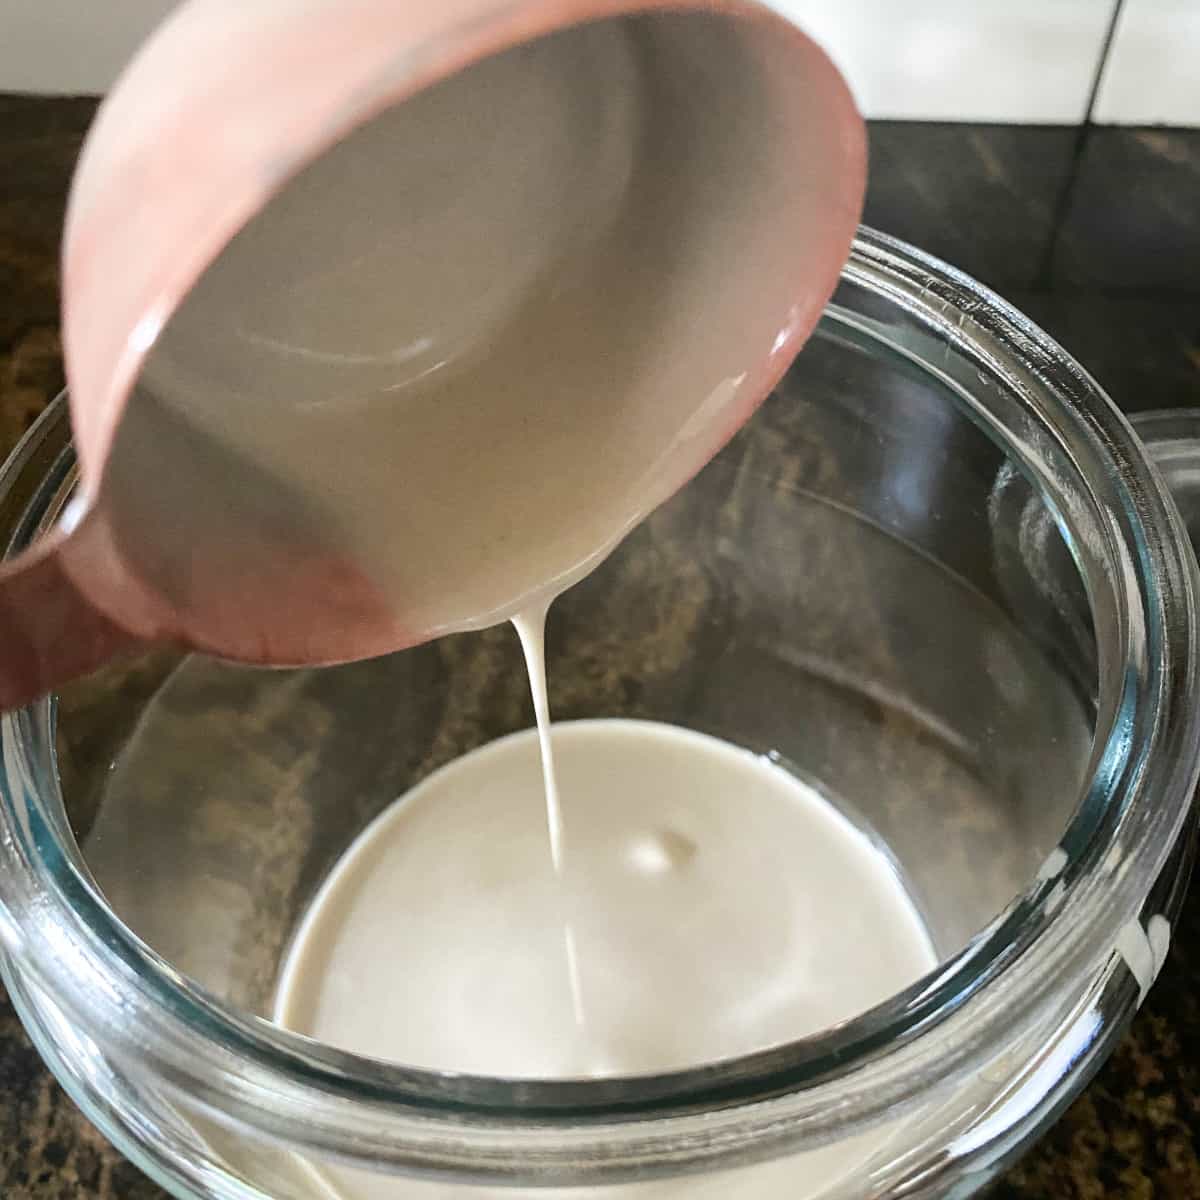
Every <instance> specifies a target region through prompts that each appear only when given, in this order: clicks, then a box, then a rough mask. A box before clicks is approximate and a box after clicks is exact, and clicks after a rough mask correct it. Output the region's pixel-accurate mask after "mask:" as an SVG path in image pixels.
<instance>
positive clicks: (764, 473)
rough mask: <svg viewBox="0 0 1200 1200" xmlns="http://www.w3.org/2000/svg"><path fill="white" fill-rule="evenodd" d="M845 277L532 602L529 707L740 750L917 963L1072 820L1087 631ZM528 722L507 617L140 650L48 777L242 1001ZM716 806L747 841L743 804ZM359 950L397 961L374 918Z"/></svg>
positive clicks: (1061, 549)
mask: <svg viewBox="0 0 1200 1200" xmlns="http://www.w3.org/2000/svg"><path fill="white" fill-rule="evenodd" d="M852 291H853V289H852V288H850V287H849V286H848V285H847V286H844V288H843V293H842V295H841V297H840V299H841V300H843V301H844V302H846V304H845V305H843V306H839V305H838V304H835V305H834V306H833V307H832V308H831V309H830V312H829V314H828V315H827V317H826V318H825V320H824V321H823V323H822V325H821V326H820V328H819V329H818V331H817V333H816V334H815V335H814V337H813V339H812V341H811V342H810V344H809V345H808V347H807V348H806V350H805V351H804V353H803V354H802V355H801V357H800V358H799V360H798V361H797V363H796V364H795V366H794V367H793V368H792V370H791V372H790V373H789V375H788V376H787V378H786V379H785V381H784V382H783V383H782V385H781V386H780V387H779V388H778V389H777V390H776V392H775V393H774V394H773V395H772V396H771V397H770V398H769V399H768V400H767V401H766V403H765V404H764V405H763V407H762V408H761V409H760V411H759V412H758V413H757V414H756V415H755V416H754V418H753V419H752V420H751V421H750V423H749V424H748V425H747V426H746V427H745V428H744V429H743V430H742V432H741V433H740V434H738V435H737V437H735V439H734V440H733V441H732V442H731V443H730V444H729V445H728V446H727V447H726V448H725V450H723V451H722V452H721V453H720V454H719V455H718V457H717V458H716V459H715V460H714V461H713V462H712V463H711V464H709V466H708V467H706V468H705V469H704V470H703V471H702V472H701V473H700V475H698V476H697V477H696V479H695V480H693V481H692V482H691V483H690V484H689V485H688V486H686V487H685V488H684V489H683V490H682V491H681V492H680V493H678V494H677V495H676V496H675V497H674V498H673V499H672V500H670V501H669V502H667V503H666V504H665V505H663V506H662V507H661V508H660V509H659V510H658V511H656V512H655V513H654V514H653V515H652V516H651V517H650V518H649V519H648V520H647V521H645V522H644V523H643V524H642V525H641V526H639V527H638V528H637V529H635V530H634V531H633V532H632V533H630V535H629V536H628V537H627V538H626V540H625V541H624V542H623V543H622V544H621V545H620V546H619V547H618V548H617V550H616V551H615V552H614V553H613V554H612V555H611V557H610V558H609V559H608V560H607V561H606V562H604V563H603V564H602V565H601V566H600V568H599V569H598V570H597V571H596V572H595V573H594V574H593V575H592V576H590V577H589V578H587V579H586V580H584V581H583V582H582V583H580V584H579V585H577V586H576V587H574V588H572V589H571V590H569V591H568V592H567V593H565V594H564V595H563V596H562V597H561V598H560V599H559V600H558V601H557V603H556V604H555V605H554V607H553V609H552V610H551V614H550V619H549V624H548V629H547V665H548V673H549V686H550V700H551V706H552V711H553V715H554V718H555V720H556V721H558V722H574V721H586V720H592V719H596V718H614V717H618V718H627V719H634V720H639V721H653V722H663V723H668V724H671V725H674V726H680V727H683V728H685V729H688V730H693V731H698V732H700V733H704V734H710V735H713V736H715V737H718V738H720V739H723V740H724V741H726V742H729V743H732V744H733V745H734V746H738V747H743V748H746V749H748V750H751V751H754V752H756V753H758V754H762V755H766V756H769V757H770V760H771V761H772V762H774V763H776V764H777V765H778V766H779V767H780V769H783V770H786V771H788V772H790V773H792V774H793V775H794V776H795V777H796V778H798V779H800V780H801V781H803V782H804V783H805V784H807V785H808V786H809V787H811V788H812V789H813V790H814V791H815V793H817V794H818V795H819V796H820V797H821V798H823V799H824V800H825V801H826V802H828V803H829V804H830V805H832V806H833V807H834V808H835V809H836V810H838V812H840V813H841V814H843V815H844V816H845V818H846V819H847V820H848V821H849V822H851V823H852V824H853V825H854V826H855V827H857V828H858V829H859V830H861V831H863V832H864V833H865V834H866V835H867V836H868V837H869V838H870V839H871V840H872V842H873V844H874V845H875V846H876V847H877V848H878V849H879V851H880V853H881V854H885V855H886V856H888V857H889V858H890V861H891V862H892V864H893V865H894V869H895V872H896V876H897V879H898V880H900V881H901V882H902V884H903V887H904V889H905V890H906V892H907V894H908V895H909V897H911V900H912V902H913V904H914V906H915V908H916V910H917V911H918V912H919V913H920V916H921V918H922V920H923V921H924V924H925V926H926V928H927V931H928V934H929V938H930V940H931V943H932V946H933V949H934V952H935V957H936V959H937V960H938V961H939V962H942V963H945V962H947V961H949V960H950V959H952V958H954V957H955V956H956V955H959V954H960V953H961V952H962V951H963V950H964V949H965V948H967V947H968V946H969V945H970V944H971V942H972V939H973V938H974V937H975V936H976V935H977V934H979V932H980V931H981V930H983V929H985V928H987V927H988V926H989V925H990V924H992V923H993V922H995V920H996V919H997V917H998V916H999V915H1000V914H1002V913H1004V912H1005V911H1006V910H1007V909H1009V908H1010V906H1011V905H1012V904H1013V902H1014V900H1015V899H1016V898H1017V897H1018V896H1020V895H1021V894H1022V893H1024V892H1025V891H1026V890H1027V889H1028V888H1029V886H1030V884H1031V883H1032V882H1033V881H1034V879H1035V878H1036V876H1037V873H1038V871H1039V869H1040V868H1041V867H1042V865H1043V864H1044V863H1045V862H1046V860H1047V859H1048V857H1050V856H1051V855H1052V853H1053V852H1054V851H1055V848H1056V846H1057V845H1058V843H1059V840H1060V838H1061V836H1062V834H1063V831H1064V830H1065V829H1066V827H1067V825H1068V824H1069V822H1070V821H1071V819H1072V817H1073V815H1074V814H1075V812H1076V809H1077V806H1078V803H1079V798H1080V795H1081V791H1082V787H1083V783H1084V780H1085V779H1086V777H1087V770H1088V766H1089V760H1090V757H1091V754H1092V746H1093V735H1094V730H1095V727H1096V719H1097V718H1096V709H1097V650H1096V638H1095V635H1094V633H1093V629H1092V623H1091V618H1090V615H1089V613H1090V607H1089V601H1088V594H1087V590H1086V588H1085V585H1084V582H1083V580H1082V578H1081V576H1080V573H1079V571H1078V570H1077V568H1076V565H1075V559H1074V557H1073V554H1072V547H1071V545H1070V543H1069V541H1068V540H1066V539H1065V538H1064V535H1063V532H1062V530H1061V528H1060V525H1059V522H1058V519H1057V517H1056V514H1055V512H1054V511H1053V507H1052V505H1051V503H1050V502H1048V500H1047V499H1046V497H1045V496H1044V494H1043V492H1042V491H1041V489H1040V488H1039V487H1038V486H1037V485H1036V484H1035V483H1034V482H1033V481H1032V480H1031V478H1030V477H1029V476H1028V475H1027V474H1026V472H1025V470H1024V468H1023V467H1022V465H1021V464H1019V463H1018V462H1017V461H1016V460H1015V459H1014V458H1013V457H1011V456H1010V455H1009V454H1008V453H1007V452H1006V450H1005V448H1004V447H1003V446H1002V445H1001V444H1000V440H999V439H998V437H997V436H996V435H994V434H993V433H992V432H990V431H989V428H988V426H987V424H986V422H982V421H979V420H978V419H977V418H975V417H973V416H971V415H970V413H969V410H968V409H967V407H966V406H965V405H964V403H963V400H962V398H961V396H960V395H958V394H956V393H955V391H953V390H952V389H951V388H950V387H948V386H947V385H946V384H945V383H944V382H943V380H942V378H940V377H939V375H938V374H937V373H936V372H934V371H932V370H926V369H923V368H922V367H921V366H920V365H919V364H918V363H916V362H915V361H914V360H912V359H911V358H910V357H908V356H905V355H901V354H899V353H897V352H895V351H894V349H892V348H890V347H889V345H888V344H887V341H886V339H882V338H879V337H876V336H874V335H872V334H870V333H868V332H864V331H863V326H862V325H861V322H858V321H856V320H855V319H853V316H852V313H851V310H852V307H853V306H854V305H855V304H858V302H859V301H858V298H856V297H855V296H854V295H851V294H850V293H851V292H852ZM531 723H532V708H531V704H530V699H529V685H528V680H527V677H526V674H525V670H524V667H523V664H522V660H521V653H520V648H519V645H518V643H517V639H516V637H515V636H514V634H513V632H512V630H511V629H509V628H508V627H498V628H493V629H489V630H485V631H483V632H479V633H471V634H463V635H457V636H453V637H448V638H445V639H442V640H440V641H437V642H434V643H431V644H428V645H424V646H419V647H416V648H413V649H410V650H406V651H403V652H401V653H398V654H394V655H391V656H389V657H386V658H381V659H376V660H372V661H367V662H360V663H354V664H350V665H346V666H342V667H336V668H327V669H322V670H290V671H286V670H285V671H264V670H259V669H252V668H246V667H241V666H234V665H230V664H227V663H222V662H218V661H215V660H212V659H208V658H205V657H203V656H199V655H191V656H187V657H181V656H179V655H178V654H176V653H174V652H171V651H157V652H155V653H153V654H149V655H146V656H145V657H143V658H142V659H140V660H137V661H134V662H128V663H125V664H122V665H120V666H114V667H110V668H108V669H107V670H105V671H103V672H101V673H99V674H97V675H95V676H93V677H91V678H90V679H87V680H84V681H81V682H80V683H78V684H76V685H74V686H72V687H70V688H68V689H66V690H64V691H63V692H62V693H61V694H60V695H59V697H58V700H57V730H56V731H57V747H58V769H59V773H60V780H61V791H62V796H63V800H64V804H65V809H66V817H67V820H68V822H69V825H70V828H71V831H72V832H73V834H74V836H75V839H76V840H77V842H78V845H79V848H80V854H81V856H82V860H83V862H84V863H85V864H86V867H87V869H88V870H89V871H90V872H91V874H92V876H93V877H94V879H95V881H96V883H97V884H98V886H99V888H100V889H101V890H102V892H103V894H104V895H105V897H106V898H107V900H108V901H109V903H110V904H111V905H112V907H113V909H114V910H115V912H116V913H117V915H118V916H119V917H120V918H121V920H123V921H124V922H125V923H126V924H127V925H128V926H129V928H130V929H132V930H133V932H134V933H136V934H137V935H138V936H139V937H140V938H142V939H143V940H144V941H145V942H146V943H148V944H149V945H150V946H151V947H152V948H153V949H154V950H155V951H157V952H158V954H160V955H161V956H162V957H163V958H164V959H166V960H167V961H168V962H169V963H170V964H171V965H172V967H173V968H175V969H176V970H178V971H180V972H183V973H184V974H186V975H188V976H190V977H191V978H192V979H194V980H195V981H196V982H198V983H199V984H200V985H202V987H203V988H205V989H207V990H208V991H209V992H210V993H212V994H213V995H214V996H216V997H218V998H219V999H221V1000H222V1001H224V1002H226V1003H228V1004H230V1005H232V1006H234V1007H236V1008H238V1009H241V1010H243V1011H245V1012H248V1013H252V1014H256V1015H259V1016H264V1017H268V1018H270V1017H271V1016H272V1014H273V1013H274V1012H275V1009H276V1002H277V998H278V991H279V986H280V978H281V972H282V970H283V967H284V964H285V962H286V959H287V956H288V953H289V948H290V947H291V945H292V943H293V941H294V939H295V937H296V933H297V930H298V928H299V926H300V924H301V922H302V921H303V919H304V917H305V914H306V912H307V911H308V909H309V906H310V904H311V902H312V900H313V898H314V896H315V895H316V894H317V892H318V889H319V888H320V887H321V885H322V882H323V881H324V880H325V879H326V878H327V877H328V876H329V873H330V871H331V870H332V869H333V867H334V866H335V864H337V863H338V861H339V859H341V858H342V856H343V855H344V854H345V852H346V851H347V849H348V847H350V846H351V844H352V843H353V842H354V840H355V838H356V837H358V836H359V835H360V834H361V833H362V831H363V830H364V829H365V828H366V827H367V826H368V825H369V824H370V823H371V822H372V821H373V820H374V819H375V818H377V817H378V816H379V815H380V814H381V813H382V812H384V811H385V810H386V809H388V807H389V806H390V805H392V804H393V802H394V801H395V800H396V798H397V797H399V796H402V795H404V794H405V793H406V792H408V791H409V790H410V789H411V788H413V787H414V786H415V785H416V784H417V783H418V782H420V781H421V780H423V779H426V778H427V777H429V776H430V774H431V773H432V772H434V771H435V770H436V769H437V768H439V767H441V766H443V765H445V764H447V763H449V762H451V761H452V760H454V759H456V758H457V757H458V756H460V755H463V754H464V753H466V752H468V751H471V750H473V749H475V748H477V747H481V746H483V745H485V744H488V743H491V742H493V741H494V740H495V739H497V738H500V737H502V736H503V735H506V734H510V733H513V732H515V731H518V730H522V729H526V728H528V727H529V726H530V724H531ZM567 799H568V802H569V797H568V798H567ZM728 803H729V804H731V805H742V806H744V807H745V817H744V822H745V824H746V826H747V828H748V829H749V834H748V836H750V837H751V838H752V837H753V831H754V828H755V824H754V817H753V813H752V810H751V808H750V807H749V804H748V798H747V797H743V796H737V795H731V796H730V797H729V800H728ZM568 818H569V809H568ZM566 836H567V838H568V839H569V838H570V823H569V819H568V824H567V828H566ZM429 852H430V853H431V854H434V853H437V852H438V849H437V847H436V846H431V847H430V850H429ZM547 852H548V851H547ZM763 862H764V864H765V865H764V867H763V869H764V870H782V871H786V870H787V869H788V868H787V865H786V855H785V856H784V858H783V859H780V858H779V856H778V855H776V856H775V857H769V858H764V859H763ZM740 869H742V870H743V871H745V870H747V868H744V867H743V868H740ZM749 870H753V864H751V867H750V868H749ZM658 915H659V916H663V914H658ZM758 915H759V918H761V921H763V922H767V923H769V922H770V921H771V920H773V919H775V918H774V917H773V916H772V914H771V913H769V912H763V913H760V914H758ZM677 916H678V914H672V919H675V918H676V917H677ZM776 916H777V917H779V918H780V919H782V916H783V915H782V914H776ZM655 918H656V914H654V912H653V911H652V910H648V912H647V921H653V920H654V919H655ZM664 919H665V917H664ZM697 936H698V941H697V946H699V947H703V950H704V953H705V954H707V955H708V956H710V957H711V959H712V960H713V961H714V962H717V963H719V962H720V961H722V959H723V958H725V959H728V958H730V956H731V955H732V954H733V951H734V949H735V947H733V946H732V945H731V944H725V945H723V944H722V943H721V937H722V936H725V934H721V933H720V931H718V930H717V929H716V928H715V927H714V928H713V929H712V930H711V937H708V936H706V931H705V930H704V929H701V930H700V932H699V933H698V935H697ZM385 953H386V955H387V956H388V957H389V958H390V959H392V960H394V961H396V962H399V963H403V962H404V961H405V957H406V948H405V945H404V941H403V936H400V937H398V938H397V939H394V940H393V939H389V944H388V945H387V947H386V951H385ZM645 965H646V967H647V969H649V966H650V964H648V963H647V964H645ZM626 966H627V967H628V971H629V974H628V976H627V979H626V982H627V983H628V985H629V986H630V988H634V987H635V984H636V974H637V972H638V970H639V966H638V963H637V960H636V958H635V959H634V960H633V961H632V963H627V964H626ZM914 982H915V981H914ZM887 999H888V997H887V996H879V997H877V998H876V1000H877V1001H878V1002H882V1001H885V1000H887ZM706 1002H709V1001H708V999H707V997H706V996H705V995H698V997H697V999H696V1003H697V1005H698V1006H699V1007H700V1009H701V1010H703V1006H704V1004H705V1003H706ZM711 1002H712V1003H713V1004H716V1003H718V1002H719V1001H718V1000H716V999H714V1000H712V1001H711ZM512 1003H513V1004H514V1006H516V1007H517V1008H519V1005H520V1000H519V998H517V999H514V1000H512ZM709 1016H710V1017H711V1019H712V1020H714V1021H715V1020H718V1019H719V1017H720V1014H719V1013H717V1012H715V1011H714V1012H712V1013H711V1014H709ZM514 1019H519V1014H518V1018H514ZM812 1032H817V1031H813V1030H810V1029H797V1030H796V1031H795V1034H794V1036H796V1037H800V1036H805V1035H808V1034H810V1033H812ZM775 1036H776V1037H779V1036H780V1030H779V1029H778V1028H777V1029H776V1035H775ZM782 1036H784V1037H785V1038H786V1036H788V1031H787V1030H786V1029H784V1030H783V1031H782ZM704 1061H705V1058H704V1056H703V1054H702V1053H701V1054H699V1055H698V1056H697V1061H696V1062H695V1063H688V1064H681V1065H701V1064H702V1063H703V1062H704ZM420 1065H425V1066H432V1067H437V1066H438V1065H439V1064H438V1063H436V1062H434V1063H428V1064H424V1063H423V1064H420Z"/></svg>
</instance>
